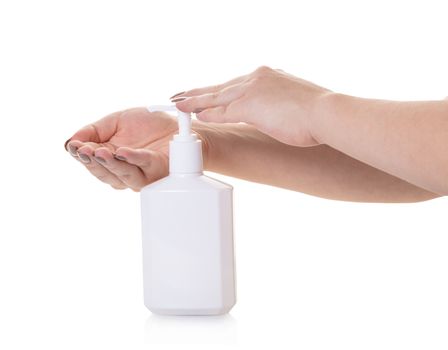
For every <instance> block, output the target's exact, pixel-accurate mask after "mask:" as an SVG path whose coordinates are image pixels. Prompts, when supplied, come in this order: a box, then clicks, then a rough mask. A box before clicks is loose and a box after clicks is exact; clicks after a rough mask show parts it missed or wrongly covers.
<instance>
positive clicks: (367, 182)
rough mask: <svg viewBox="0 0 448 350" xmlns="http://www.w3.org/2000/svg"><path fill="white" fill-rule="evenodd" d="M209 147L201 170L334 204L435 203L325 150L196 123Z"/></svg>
mask: <svg viewBox="0 0 448 350" xmlns="http://www.w3.org/2000/svg"><path fill="white" fill-rule="evenodd" d="M194 128H195V130H196V131H197V132H198V133H200V134H201V135H202V137H203V138H204V139H205V142H206V144H207V147H206V157H205V168H206V170H210V171H214V172H217V173H221V174H224V175H228V176H233V177H237V178H241V179H245V180H249V181H254V182H258V183H263V184H268V185H272V186H277V187H283V188H287V189H291V190H294V191H300V192H303V193H307V194H311V195H315V196H319V197H323V198H330V199H338V200H347V201H362V202H415V201H421V200H427V199H431V198H434V197H435V195H434V194H433V193H430V192H427V191H425V190H422V189H420V188H418V187H416V186H413V185H411V184H409V183H407V182H405V181H403V180H400V179H398V178H396V177H394V176H391V175H389V174H386V173H384V172H382V171H379V170H377V169H375V168H372V167H370V166H368V165H366V164H364V163H361V162H359V161H357V160H355V159H353V158H350V157H348V156H347V155H345V154H343V153H341V152H338V151H336V150H334V149H332V148H330V147H328V146H316V147H307V148H301V147H294V146H289V145H286V144H283V143H281V142H278V141H276V140H274V139H272V138H270V137H269V136H267V135H265V134H263V133H261V132H259V131H257V130H256V129H255V128H253V127H251V126H248V125H244V124H214V123H201V122H195V123H194Z"/></svg>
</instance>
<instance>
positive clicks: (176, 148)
mask: <svg viewBox="0 0 448 350" xmlns="http://www.w3.org/2000/svg"><path fill="white" fill-rule="evenodd" d="M147 109H148V111H149V112H177V123H178V125H179V134H178V135H174V138H173V140H172V141H170V173H171V174H191V173H202V146H201V141H200V140H198V138H197V136H196V135H195V134H193V133H192V132H191V115H190V113H185V112H182V111H179V110H178V109H177V108H176V106H174V105H153V106H149V107H147Z"/></svg>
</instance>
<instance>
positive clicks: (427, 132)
mask: <svg viewBox="0 0 448 350" xmlns="http://www.w3.org/2000/svg"><path fill="white" fill-rule="evenodd" d="M173 102H175V103H176V105H177V107H178V108H179V109H180V110H183V111H185V112H196V115H197V117H198V119H199V120H195V121H194V122H193V130H194V131H195V132H196V133H197V135H198V137H199V138H200V139H201V140H202V141H203V151H204V168H205V170H210V171H214V172H218V173H222V174H225V175H229V176H234V177H238V178H242V179H245V180H249V181H255V182H259V183H265V184H269V185H273V186H278V187H283V188H288V189H292V190H295V191H300V192H304V193H307V194H311V195H315V196H319V197H323V198H329V199H337V200H346V201H359V202H417V201H423V200H428V199H432V198H436V197H438V196H441V195H445V194H447V193H448V157H446V156H445V155H444V150H445V149H446V148H447V146H448V145H447V143H448V105H447V103H448V101H428V102H395V101H381V100H368V99H360V98H355V97H351V96H345V95H341V94H336V93H333V92H331V91H330V90H328V89H325V88H322V87H320V86H317V85H315V84H313V83H310V82H307V81H305V80H302V79H299V78H296V77H294V76H292V75H290V74H287V73H285V72H283V71H279V70H273V69H270V68H267V67H261V68H259V69H257V70H256V71H254V72H253V73H251V74H248V75H246V76H242V77H238V78H236V79H233V80H231V81H229V82H227V83H224V84H220V85H216V86H211V87H205V88H199V89H194V90H190V91H187V92H183V93H180V94H176V95H175V98H174V99H173ZM175 133H177V123H176V120H175V119H174V118H173V117H171V116H169V115H167V114H164V113H160V112H157V113H149V112H148V111H147V110H146V109H145V108H134V109H129V110H126V111H122V112H117V113H114V114H112V115H110V116H107V117H105V118H103V119H100V120H99V121H97V122H95V123H93V124H91V125H88V126H86V127H84V128H82V129H81V130H79V131H78V132H77V133H75V134H74V135H73V136H72V137H71V138H70V139H69V140H68V141H67V143H66V149H67V150H68V151H69V152H70V154H72V156H73V157H74V158H75V159H77V160H79V161H80V162H81V163H82V164H83V165H84V166H85V167H86V168H87V169H88V170H89V171H90V172H91V173H92V174H93V175H94V176H96V177H97V178H99V179H100V180H101V181H103V182H105V183H108V184H110V185H111V186H113V187H114V188H117V189H124V188H131V189H133V190H135V191H139V190H140V189H141V188H142V187H143V186H145V185H147V184H149V183H151V182H153V181H155V180H157V179H160V178H162V177H164V176H166V175H167V174H168V142H169V140H170V139H171V138H172V136H173V135H174V134H175ZM445 153H446V152H445ZM117 158H119V159H117Z"/></svg>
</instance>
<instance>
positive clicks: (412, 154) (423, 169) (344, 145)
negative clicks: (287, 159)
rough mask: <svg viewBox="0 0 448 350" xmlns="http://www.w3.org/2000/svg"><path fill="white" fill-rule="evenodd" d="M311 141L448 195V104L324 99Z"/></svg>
mask: <svg viewBox="0 0 448 350" xmlns="http://www.w3.org/2000/svg"><path fill="white" fill-rule="evenodd" d="M323 105H324V106H325V107H324V108H325V109H326V110H324V111H322V112H321V113H319V115H318V116H316V119H315V123H314V136H315V138H316V139H318V141H319V142H321V143H324V144H326V145H329V146H330V147H332V148H335V149H337V150H339V151H341V152H343V153H345V154H347V155H349V156H351V157H353V158H355V159H358V160H360V161H362V162H364V163H367V164H369V165H371V166H373V167H375V168H378V169H381V170H382V171H384V172H387V173H389V174H392V175H394V176H396V177H399V178H401V179H403V180H406V181H408V182H410V183H412V184H414V185H416V186H418V187H421V188H425V189H426V190H428V191H431V192H434V193H438V194H439V195H447V194H448V152H447V150H448V101H447V100H444V101H423V102H398V101H383V100H371V99H363V98H356V97H351V96H346V95H340V94H333V95H328V97H327V101H326V102H325V103H324V104H323Z"/></svg>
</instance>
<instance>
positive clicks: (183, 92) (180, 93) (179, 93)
mask: <svg viewBox="0 0 448 350" xmlns="http://www.w3.org/2000/svg"><path fill="white" fill-rule="evenodd" d="M182 94H185V91H182V92H178V93H177V94H175V95H173V96H171V97H170V100H172V99H173V98H175V97H176V96H179V95H182Z"/></svg>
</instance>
